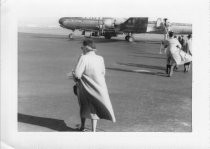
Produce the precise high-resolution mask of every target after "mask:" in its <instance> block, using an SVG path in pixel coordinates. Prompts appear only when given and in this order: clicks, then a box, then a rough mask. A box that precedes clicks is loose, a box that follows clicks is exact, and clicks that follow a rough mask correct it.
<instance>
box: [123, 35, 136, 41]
mask: <svg viewBox="0 0 210 149" xmlns="http://www.w3.org/2000/svg"><path fill="white" fill-rule="evenodd" d="M125 40H126V41H128V42H133V41H134V38H133V37H132V36H125Z"/></svg>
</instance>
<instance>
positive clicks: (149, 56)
mask: <svg viewBox="0 0 210 149" xmlns="http://www.w3.org/2000/svg"><path fill="white" fill-rule="evenodd" d="M130 56H134V57H144V58H153V59H166V58H165V57H155V56H140V55H130Z"/></svg>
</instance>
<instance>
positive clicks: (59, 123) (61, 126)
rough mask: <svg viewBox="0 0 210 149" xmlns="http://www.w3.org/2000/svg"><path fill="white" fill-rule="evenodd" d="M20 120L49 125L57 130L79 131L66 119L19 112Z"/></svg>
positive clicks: (44, 125)
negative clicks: (68, 124) (69, 124)
mask: <svg viewBox="0 0 210 149" xmlns="http://www.w3.org/2000/svg"><path fill="white" fill-rule="evenodd" d="M18 122H22V123H27V124H32V125H38V126H42V127H47V128H50V129H53V130H56V131H78V129H77V128H71V127H68V126H66V124H65V122H64V120H58V119H52V118H44V117H37V116H32V115H25V114H21V113H18Z"/></svg>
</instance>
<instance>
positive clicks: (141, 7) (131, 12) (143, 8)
mask: <svg viewBox="0 0 210 149" xmlns="http://www.w3.org/2000/svg"><path fill="white" fill-rule="evenodd" d="M17 6H18V7H17V12H18V25H19V26H50V27H54V26H58V19H59V18H61V17H64V16H65V17H78V16H82V17H124V18H127V17H149V18H151V20H156V19H157V18H159V17H161V18H165V17H166V18H169V20H170V21H171V22H183V23H192V21H193V15H192V12H193V11H195V6H196V8H197V7H199V6H197V4H196V1H195V2H191V0H18V1H17Z"/></svg>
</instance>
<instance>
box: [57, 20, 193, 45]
mask: <svg viewBox="0 0 210 149" xmlns="http://www.w3.org/2000/svg"><path fill="white" fill-rule="evenodd" d="M163 20H164V19H161V18H158V19H157V21H149V18H148V17H130V18H127V19H126V18H108V17H106V18H87V17H63V18H60V19H59V24H60V26H61V27H63V28H66V29H70V30H72V31H75V30H81V31H82V35H85V32H86V31H89V32H91V33H92V34H91V35H92V36H104V37H105V38H106V39H110V38H111V37H115V36H117V35H118V34H125V35H126V36H125V39H126V40H127V41H133V40H134V38H133V36H132V35H133V34H139V33H153V34H164V32H165V26H164V25H165V23H164V21H163ZM170 30H171V31H173V32H174V33H175V34H191V33H192V24H187V23H170ZM70 36H71V34H70Z"/></svg>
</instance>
